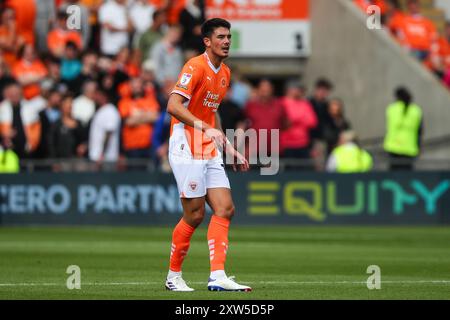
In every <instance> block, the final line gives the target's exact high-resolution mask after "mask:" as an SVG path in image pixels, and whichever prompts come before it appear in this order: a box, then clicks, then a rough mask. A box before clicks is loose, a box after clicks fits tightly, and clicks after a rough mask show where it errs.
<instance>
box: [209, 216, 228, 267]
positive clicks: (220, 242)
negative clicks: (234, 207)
mask: <svg viewBox="0 0 450 320" xmlns="http://www.w3.org/2000/svg"><path fill="white" fill-rule="evenodd" d="M229 226H230V220H228V219H225V218H221V217H218V216H216V215H213V216H212V217H211V222H210V223H209V227H208V235H207V237H208V246H209V260H210V264H211V271H216V270H225V269H224V268H225V260H226V258H227V250H228V228H229Z"/></svg>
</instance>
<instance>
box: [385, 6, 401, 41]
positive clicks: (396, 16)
mask: <svg viewBox="0 0 450 320" xmlns="http://www.w3.org/2000/svg"><path fill="white" fill-rule="evenodd" d="M404 16H405V13H404V12H403V11H402V8H401V7H400V3H399V2H398V0H390V1H388V2H387V9H386V25H387V27H388V29H389V30H390V31H391V33H392V34H393V35H394V36H395V35H396V34H397V31H398V30H399V28H400V27H399V26H400V25H401V22H402V19H403V17H404Z"/></svg>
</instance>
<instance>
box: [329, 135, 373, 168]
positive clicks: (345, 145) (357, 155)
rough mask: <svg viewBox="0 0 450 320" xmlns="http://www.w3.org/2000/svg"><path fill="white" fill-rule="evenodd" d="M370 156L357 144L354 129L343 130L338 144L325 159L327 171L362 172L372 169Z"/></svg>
mask: <svg viewBox="0 0 450 320" xmlns="http://www.w3.org/2000/svg"><path fill="white" fill-rule="evenodd" d="M372 167H373V159H372V156H371V155H370V154H369V153H368V152H367V151H366V150H364V149H363V148H361V147H360V146H359V143H358V139H357V136H356V134H355V132H354V131H343V132H341V134H340V135H339V145H338V146H337V147H336V148H335V149H334V150H333V152H332V153H331V155H330V156H329V158H328V161H327V166H326V168H327V171H328V172H337V173H362V172H368V171H370V170H372Z"/></svg>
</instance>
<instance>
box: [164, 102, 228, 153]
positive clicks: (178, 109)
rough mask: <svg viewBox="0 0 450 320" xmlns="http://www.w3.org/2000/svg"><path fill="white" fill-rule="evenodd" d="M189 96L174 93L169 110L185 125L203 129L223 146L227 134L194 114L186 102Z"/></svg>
mask: <svg viewBox="0 0 450 320" xmlns="http://www.w3.org/2000/svg"><path fill="white" fill-rule="evenodd" d="M186 101H187V98H186V97H184V96H182V95H180V94H177V93H172V94H171V95H170V98H169V102H168V103H167V112H168V113H169V114H170V115H172V117H175V119H177V120H178V121H180V122H182V123H184V124H185V125H188V126H191V127H193V128H196V129H197V130H201V131H203V132H204V133H205V135H206V136H207V137H208V138H210V139H212V140H213V141H214V142H215V143H216V144H217V145H218V146H223V145H224V144H225V141H226V140H225V136H224V134H223V132H222V131H220V130H218V129H216V128H213V127H211V126H210V125H209V124H207V123H206V122H204V121H202V120H200V119H199V118H197V117H196V116H194V115H193V114H192V113H191V112H190V111H189V110H188V109H187V108H186V107H185V106H184V103H185V102H186Z"/></svg>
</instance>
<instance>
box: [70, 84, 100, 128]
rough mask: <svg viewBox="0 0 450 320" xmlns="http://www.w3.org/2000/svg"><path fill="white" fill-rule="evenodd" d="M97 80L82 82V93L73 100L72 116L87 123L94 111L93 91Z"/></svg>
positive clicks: (84, 123)
mask: <svg viewBox="0 0 450 320" xmlns="http://www.w3.org/2000/svg"><path fill="white" fill-rule="evenodd" d="M96 91H97V82H95V81H93V80H88V81H86V82H85V83H84V84H83V89H82V94H81V95H79V96H78V97H77V98H76V99H74V100H73V104H72V116H73V117H74V118H75V119H77V120H79V121H81V123H82V124H83V125H85V126H86V125H87V124H88V123H89V121H90V120H91V119H92V116H93V115H94V113H95V101H94V99H95V92H96Z"/></svg>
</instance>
